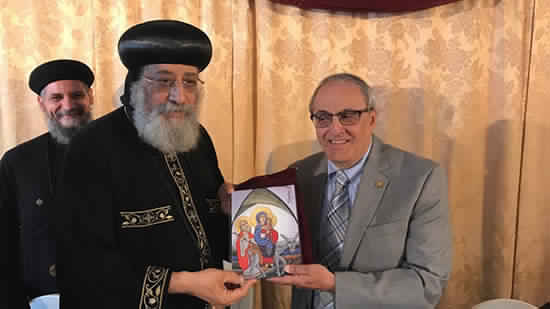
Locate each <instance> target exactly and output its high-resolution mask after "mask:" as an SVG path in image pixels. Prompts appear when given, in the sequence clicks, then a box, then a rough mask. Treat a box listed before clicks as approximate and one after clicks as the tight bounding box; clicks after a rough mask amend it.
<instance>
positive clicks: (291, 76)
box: [0, 0, 550, 309]
mask: <svg viewBox="0 0 550 309" xmlns="http://www.w3.org/2000/svg"><path fill="white" fill-rule="evenodd" d="M156 18H173V19H180V20H184V21H186V22H189V23H192V24H194V25H196V26H199V27H200V28H202V29H204V30H205V31H206V32H207V33H208V34H209V35H210V37H211V39H212V41H213V44H214V57H213V61H212V63H211V65H210V66H209V67H208V68H207V69H206V70H205V71H204V72H203V73H202V78H203V79H204V80H205V81H206V98H205V103H206V104H205V106H204V109H203V111H202V115H201V119H202V122H203V124H204V125H205V126H206V128H207V129H208V131H209V132H210V134H211V135H212V137H213V140H214V143H215V146H216V149H217V152H218V157H219V159H220V164H221V167H222V171H223V173H224V175H225V177H226V179H228V180H230V181H233V182H235V183H237V182H241V181H243V180H245V179H247V178H249V177H252V176H255V175H259V174H264V173H267V172H274V171H278V170H280V169H283V168H285V167H286V166H287V165H288V164H289V163H291V162H293V161H294V160H296V159H299V158H302V157H304V156H306V155H308V154H310V153H312V152H314V151H317V150H319V146H318V145H317V144H316V142H315V135H314V130H313V127H312V125H311V123H310V121H309V119H308V112H307V103H308V100H309V97H310V95H311V93H312V91H313V89H314V87H315V86H316V84H317V83H318V82H319V81H320V80H321V79H322V78H323V77H324V76H326V75H328V74H331V73H335V72H341V71H346V72H351V73H354V74H357V75H359V76H361V77H363V78H365V79H366V80H367V81H368V82H369V83H370V84H371V85H373V86H374V88H375V92H376V102H377V103H376V104H377V108H378V110H379V113H378V115H379V119H378V127H377V129H376V132H377V134H378V135H379V136H381V137H382V138H383V139H384V140H385V141H387V142H390V143H392V144H395V145H397V146H399V147H402V148H404V149H406V150H409V151H412V152H416V153H418V154H420V155H423V156H427V157H430V158H433V159H434V160H437V161H440V162H441V163H442V165H443V166H444V167H445V168H446V169H447V172H448V176H449V196H450V207H451V214H452V226H453V232H454V244H455V246H454V252H455V257H454V264H453V274H452V278H451V281H450V282H449V286H448V288H447V290H446V293H445V296H444V298H443V300H442V303H441V304H440V306H439V308H449V309H456V308H470V307H471V305H473V304H475V303H478V302H480V301H482V300H486V299H491V298H499V297H514V298H519V299H522V300H525V301H528V302H530V303H533V304H536V305H541V304H542V303H544V302H547V301H550V283H549V282H550V266H548V261H550V233H548V232H547V225H548V222H550V190H548V189H547V185H548V183H550V172H549V170H550V169H548V168H547V164H546V160H545V159H547V157H546V156H547V155H548V153H550V146H549V145H546V143H545V138H546V137H549V138H550V122H549V121H547V118H548V117H547V114H546V112H548V111H549V109H550V108H549V107H547V105H546V104H545V103H547V100H548V98H550V65H549V64H548V59H549V58H550V34H549V33H550V2H549V1H547V0H463V1H459V2H455V3H450V4H446V5H443V6H439V7H436V8H432V9H427V10H422V11H417V12H411V13H399V14H387V13H385V14H381V13H361V14H358V13H343V12H329V11H323V10H311V11H306V10H302V9H299V8H296V7H291V6H284V5H280V4H275V3H273V2H271V1H269V0H256V1H254V0H227V1H218V0H185V1H184V0H164V1H146V0H141V1H122V0H57V1H54V0H46V1H32V0H0V73H1V76H3V78H1V79H0V155H1V154H3V153H4V151H6V150H7V149H9V148H11V147H13V146H15V145H16V144H18V143H21V142H23V141H25V140H28V139H30V138H32V137H34V136H37V135H38V134H40V133H42V132H44V131H45V124H44V122H43V119H42V115H41V113H40V111H39V108H38V106H37V103H36V98H35V96H34V95H33V93H32V92H31V91H30V90H29V89H28V86H27V81H28V74H29V73H30V71H31V70H32V69H33V68H34V67H35V66H36V65H38V64H40V63H42V62H44V61H47V60H51V59H54V58H76V59H79V60H82V61H84V62H86V63H88V64H89V65H90V66H91V67H92V68H93V70H94V71H95V73H96V83H95V85H94V88H95V98H96V104H95V105H94V115H95V116H96V117H100V116H102V115H104V114H106V113H107V112H109V111H111V110H113V109H114V108H116V106H117V105H118V96H119V94H120V91H121V86H122V83H123V79H124V76H125V69H124V67H123V66H122V65H121V63H120V61H119V59H118V54H117V50H116V44H117V42H118V38H119V36H120V35H121V34H122V33H123V32H124V30H126V29H127V28H128V27H129V26H130V25H133V24H135V23H138V22H141V21H145V20H151V19H156ZM547 182H548V183H547ZM289 295H290V291H289V289H288V288H278V287H273V286H272V285H269V284H266V283H263V284H262V285H261V287H260V286H258V288H257V289H256V293H255V296H254V298H255V306H254V307H255V308H267V309H269V308H277V309H279V308H281V309H282V308H289Z"/></svg>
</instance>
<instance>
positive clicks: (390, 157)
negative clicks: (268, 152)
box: [292, 136, 452, 309]
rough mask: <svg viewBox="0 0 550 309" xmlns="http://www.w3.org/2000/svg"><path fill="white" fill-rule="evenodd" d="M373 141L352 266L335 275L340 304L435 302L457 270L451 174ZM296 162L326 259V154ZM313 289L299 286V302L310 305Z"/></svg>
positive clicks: (349, 243) (356, 212)
mask: <svg viewBox="0 0 550 309" xmlns="http://www.w3.org/2000/svg"><path fill="white" fill-rule="evenodd" d="M372 141H373V147H372V149H371V153H370V155H369V158H368V160H367V162H366V165H365V168H364V171H363V175H362V176H361V182H360V184H359V188H358V191H357V196H356V198H355V201H354V207H353V210H352V214H351V221H350V224H349V226H348V229H347V232H346V236H345V240H344V249H343V250H344V251H343V254H342V258H341V260H340V266H341V269H346V270H347V271H343V272H336V273H335V276H336V293H335V296H336V308H337V309H344V308H346V309H347V308H361V309H365V308H367V309H390V308H391V309H397V308H407V309H413V308H422V309H428V308H434V307H435V305H436V304H437V303H438V302H439V298H440V297H441V294H442V292H443V289H444V287H445V285H446V283H447V280H448V279H449V273H450V270H451V254H452V248H451V243H452V241H451V235H450V227H449V213H448V200H447V181H446V176H445V174H444V171H443V169H442V168H441V167H440V166H439V165H437V164H436V163H434V162H432V161H430V160H427V159H423V158H420V157H418V156H415V155H414V154H411V153H408V152H405V151H402V150H399V149H397V148H394V147H392V146H390V145H388V144H384V143H383V142H382V141H381V140H380V139H379V138H377V137H376V136H373V139H372ZM293 166H295V167H297V169H298V172H297V173H298V185H299V186H300V189H301V191H302V193H303V195H304V201H305V203H304V206H305V209H304V212H305V214H306V216H307V217H308V221H309V227H310V233H311V238H312V242H313V243H312V249H313V258H314V263H319V259H320V257H319V253H318V249H319V241H320V240H319V239H318V237H319V222H320V218H319V215H320V212H321V208H322V206H323V203H324V198H325V194H326V193H325V190H326V182H327V158H326V156H325V155H324V153H317V154H314V155H312V156H310V157H307V158H305V159H304V160H301V161H298V162H296V163H294V164H293ZM312 295H313V294H312V290H309V289H301V288H295V289H294V290H293V297H292V308H300V309H303V308H311V306H312V304H311V303H312Z"/></svg>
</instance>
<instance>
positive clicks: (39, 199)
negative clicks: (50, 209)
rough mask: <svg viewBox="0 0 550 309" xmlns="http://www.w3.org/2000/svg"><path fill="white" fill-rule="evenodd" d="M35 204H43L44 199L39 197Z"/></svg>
mask: <svg viewBox="0 0 550 309" xmlns="http://www.w3.org/2000/svg"><path fill="white" fill-rule="evenodd" d="M35 204H36V206H38V207H40V206H42V204H44V201H43V200H42V199H41V198H38V199H37V200H36V202H35Z"/></svg>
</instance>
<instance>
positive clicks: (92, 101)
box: [88, 88, 94, 105]
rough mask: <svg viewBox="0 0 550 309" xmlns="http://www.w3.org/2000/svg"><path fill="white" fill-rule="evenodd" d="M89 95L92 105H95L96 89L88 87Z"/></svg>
mask: <svg viewBox="0 0 550 309" xmlns="http://www.w3.org/2000/svg"><path fill="white" fill-rule="evenodd" d="M88 96H89V97H90V105H94V90H93V89H92V88H90V89H88Z"/></svg>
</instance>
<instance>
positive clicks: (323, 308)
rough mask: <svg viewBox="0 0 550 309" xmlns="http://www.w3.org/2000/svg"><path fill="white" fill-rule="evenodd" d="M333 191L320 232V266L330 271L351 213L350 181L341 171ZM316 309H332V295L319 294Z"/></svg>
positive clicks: (336, 263) (333, 267)
mask: <svg viewBox="0 0 550 309" xmlns="http://www.w3.org/2000/svg"><path fill="white" fill-rule="evenodd" d="M335 177H336V182H335V189H334V192H333V194H332V197H331V200H330V202H329V203H328V205H327V206H328V207H326V210H327V211H326V213H325V217H324V218H325V220H326V221H325V222H324V224H322V225H321V231H320V237H319V239H320V240H321V241H320V246H319V249H320V254H321V264H323V265H324V266H326V267H327V268H328V269H329V270H330V271H332V272H334V271H336V270H337V267H338V264H339V262H340V257H341V256H342V249H343V248H344V236H345V235H346V229H347V227H348V223H349V219H350V211H351V201H350V198H349V193H348V184H349V182H350V180H349V179H348V177H347V176H346V174H345V173H344V172H343V171H342V170H338V171H337V172H336V175H335ZM316 303H317V301H316ZM315 308H316V309H332V308H334V294H332V293H329V292H323V291H321V292H319V296H318V305H317V306H315Z"/></svg>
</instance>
